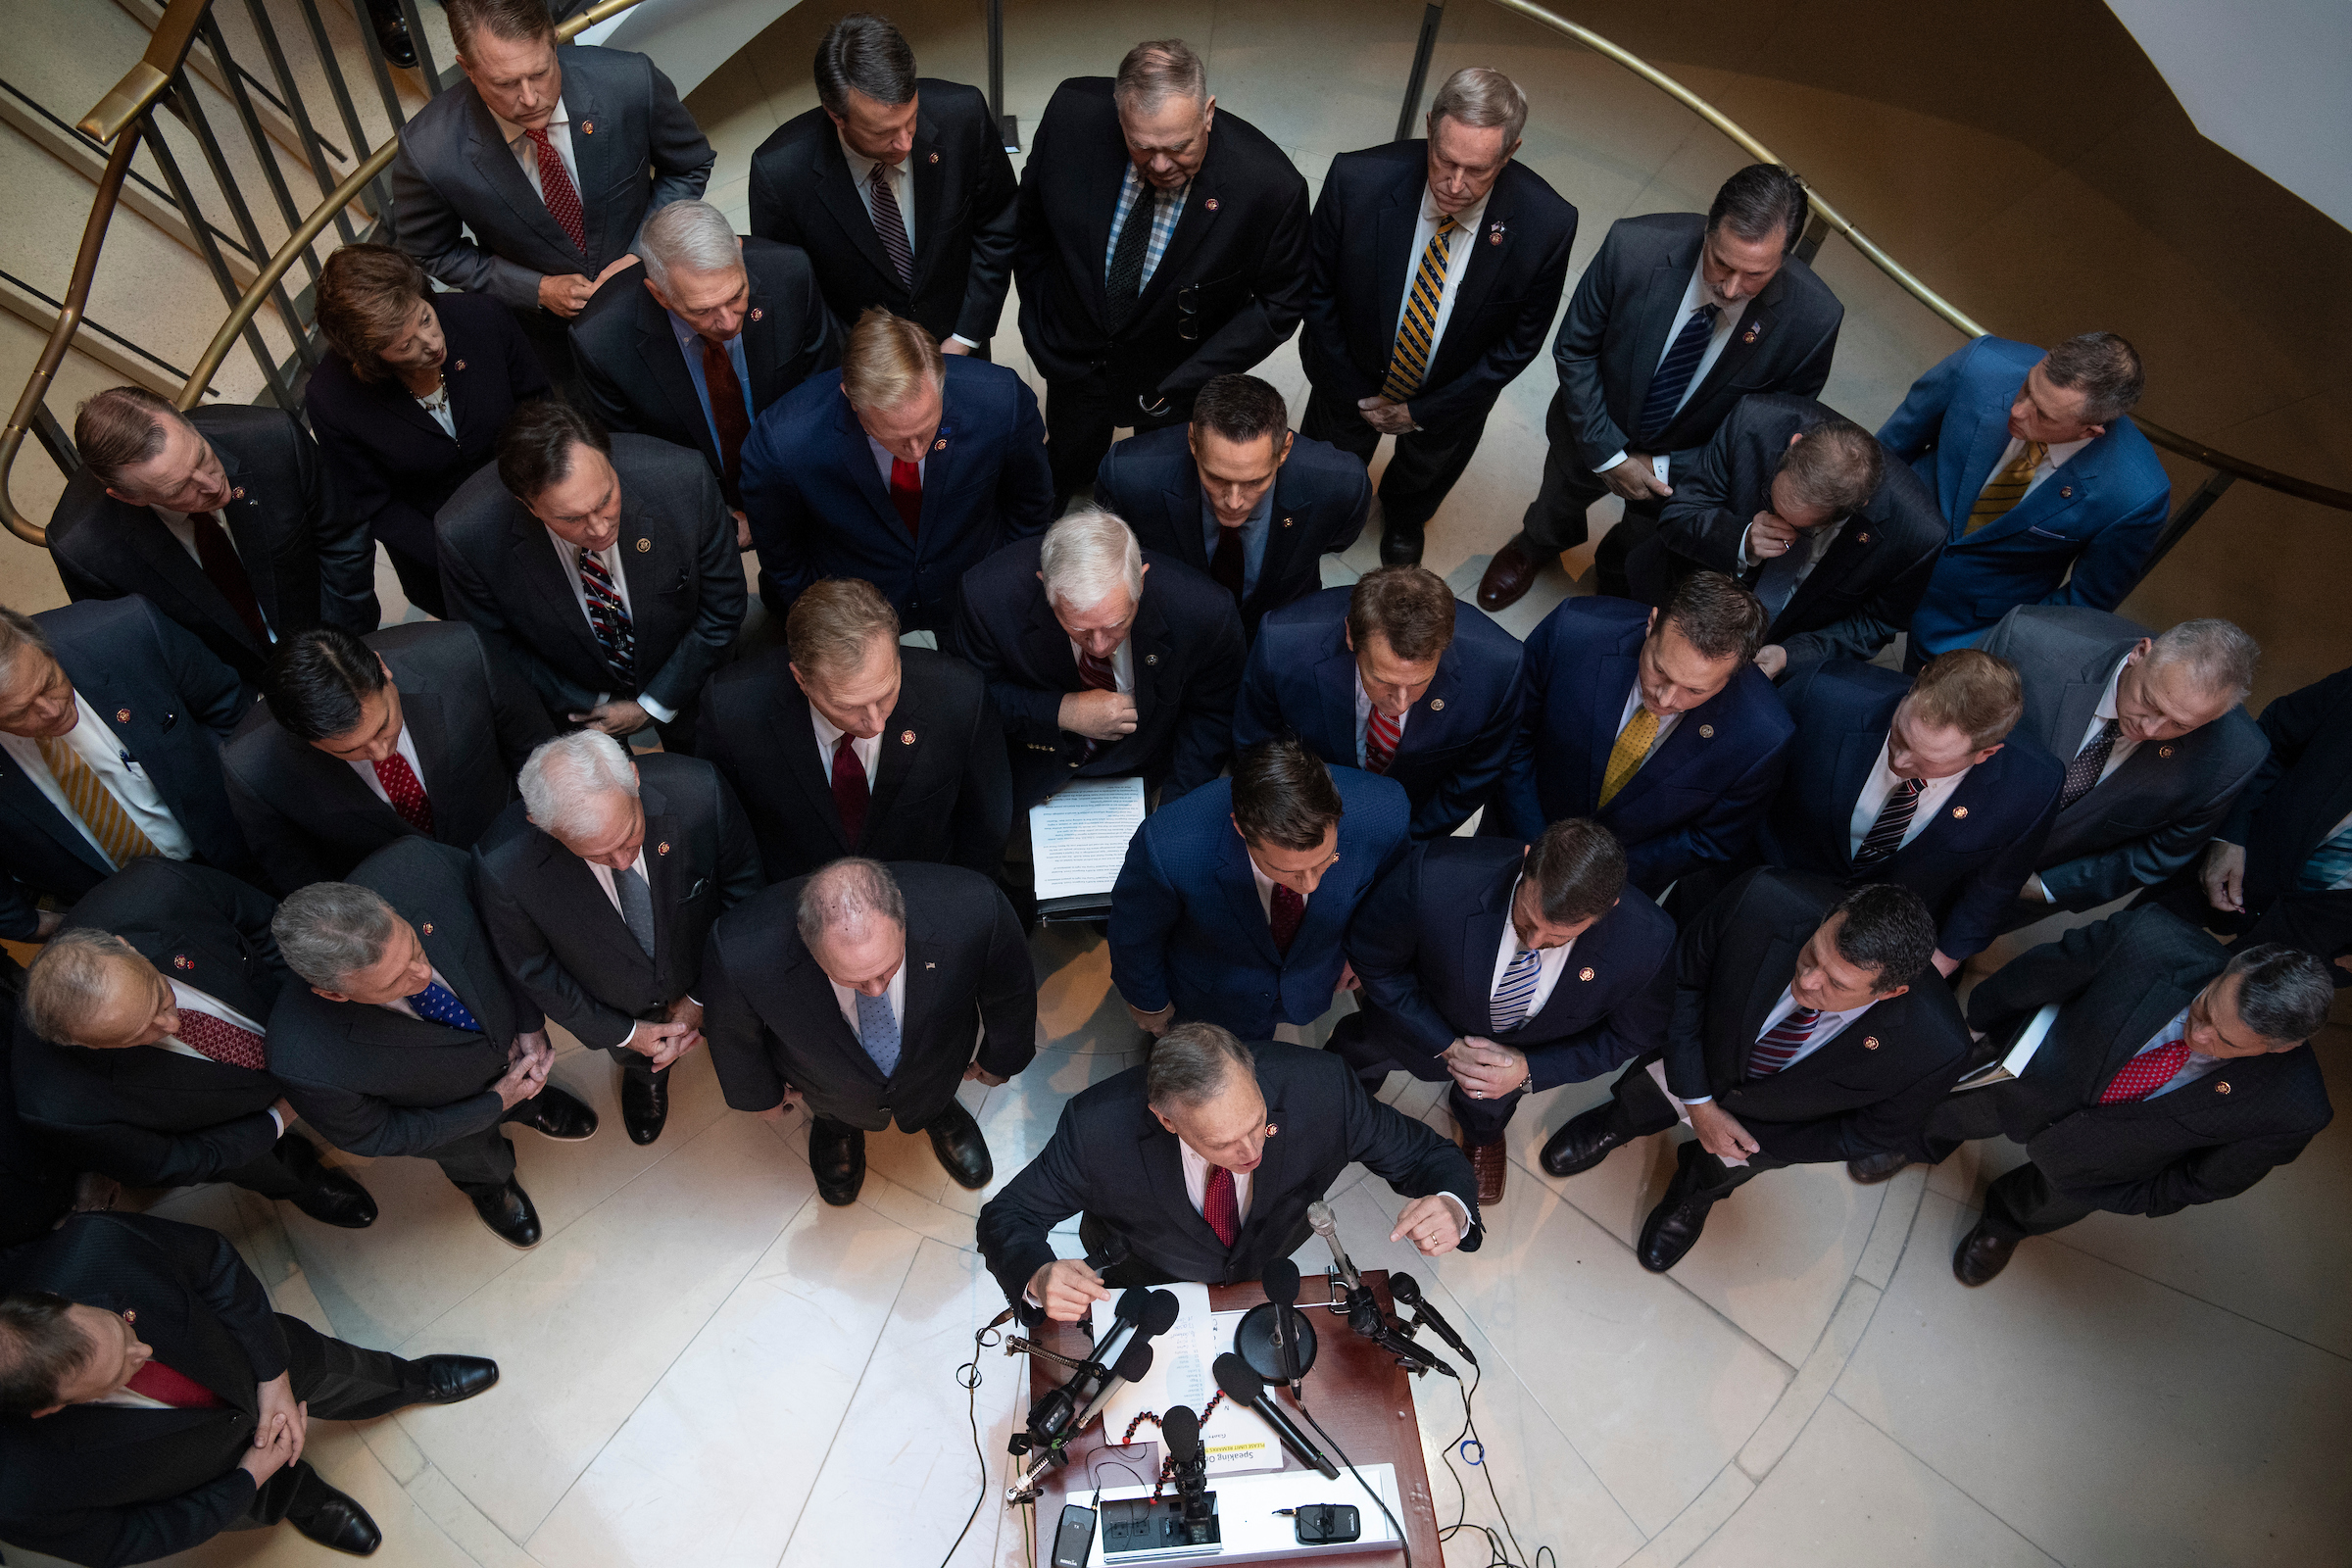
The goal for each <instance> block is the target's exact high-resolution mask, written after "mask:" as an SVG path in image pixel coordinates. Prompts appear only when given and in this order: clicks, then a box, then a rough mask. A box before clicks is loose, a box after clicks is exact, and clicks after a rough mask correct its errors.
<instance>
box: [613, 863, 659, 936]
mask: <svg viewBox="0 0 2352 1568" xmlns="http://www.w3.org/2000/svg"><path fill="white" fill-rule="evenodd" d="M613 893H614V894H616V895H617V896H618V897H619V899H620V923H621V924H622V925H625V926H627V927H628V928H629V935H630V936H632V937H635V938H636V939H637V945H638V946H639V947H641V948H643V949H644V950H645V956H647V957H649V958H650V957H652V956H654V890H653V889H652V888H650V887H648V886H646V883H645V876H644V874H643V873H642V872H640V871H639V870H638V869H637V868H636V867H635V866H633V865H624V866H621V867H619V868H618V869H616V870H614V871H613Z"/></svg>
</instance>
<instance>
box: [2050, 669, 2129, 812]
mask: <svg viewBox="0 0 2352 1568" xmlns="http://www.w3.org/2000/svg"><path fill="white" fill-rule="evenodd" d="M2132 657H2133V656H2132V655H2131V654H2126V655H2125V656H2124V657H2123V658H2121V659H2119V660H2117V661H2116V662H2115V668H2113V669H2111V670H2109V671H2108V672H2107V689H2106V690H2105V691H2103V692H2101V693H2100V694H2099V706H2098V707H2097V708H2096V709H2095V710H2093V711H2092V712H2091V715H2090V723H2089V724H2088V725H2087V726H2085V727H2084V728H2083V731H2082V739H2081V740H2079V741H2077V742H2076V743H2075V749H2074V751H2073V752H2072V753H2070V754H2069V755H2068V756H2066V757H2064V758H2062V759H2060V760H2061V761H2073V760H2075V758H2077V757H2080V756H2082V749H2083V748H2084V747H2086V746H2088V745H2089V744H2090V743H2091V742H2092V741H2095V740H2097V739H2098V738H2099V731H2100V730H2102V729H2105V728H2106V727H2107V721H2108V720H2109V719H2111V718H2113V717H2115V716H2116V712H2115V688H2116V683H2117V682H2118V681H2121V680H2122V679H2123V678H2124V671H2125V670H2126V669H2127V668H2129V667H2130V666H2131V660H2132ZM2138 750H2139V742H2137V741H2135V740H2133V739H2132V738H2131V736H2129V735H2127V734H2125V733H2124V732H2123V731H2122V730H2120V729H2119V730H2117V731H2116V732H2115V745H2114V746H2113V747H2112V748H2110V749H2109V751H2108V753H2107V764H2106V765H2105V766H2104V767H2102V768H2100V769H2099V776H2098V779H2097V781H2096V783H2094V784H2093V786H2092V787H2093V788H2096V787H2097V785H2098V784H2104V783H2106V782H2107V780H2108V779H2110V778H2112V777H2114V776H2115V770H2116V769H2117V768H2119V767H2121V766H2123V765H2124V763H2125V762H2127V761H2129V760H2131V754H2132V753H2133V752H2136V751H2138Z"/></svg>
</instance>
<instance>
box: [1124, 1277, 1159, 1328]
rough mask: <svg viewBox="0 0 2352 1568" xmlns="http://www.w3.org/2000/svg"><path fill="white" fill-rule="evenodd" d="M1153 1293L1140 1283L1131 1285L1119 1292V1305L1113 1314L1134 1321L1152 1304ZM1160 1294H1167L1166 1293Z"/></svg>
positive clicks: (1130, 1321)
mask: <svg viewBox="0 0 2352 1568" xmlns="http://www.w3.org/2000/svg"><path fill="white" fill-rule="evenodd" d="M1152 1294H1153V1293H1152V1292H1151V1291H1147V1290H1145V1289H1144V1288H1143V1287H1142V1286H1140V1285H1131V1286H1129V1287H1128V1288H1127V1289H1126V1290H1124V1291H1121V1292H1120V1293H1119V1300H1118V1305H1117V1307H1116V1308H1115V1309H1114V1312H1113V1315H1114V1316H1115V1317H1117V1318H1121V1319H1124V1320H1125V1321H1127V1322H1129V1323H1132V1322H1134V1321H1135V1320H1136V1319H1137V1318H1139V1317H1142V1316H1143V1315H1144V1308H1145V1307H1147V1306H1149V1305H1150V1304H1151V1302H1152ZM1159 1294H1161V1295H1165V1294H1166V1293H1165V1292H1161V1293H1159Z"/></svg>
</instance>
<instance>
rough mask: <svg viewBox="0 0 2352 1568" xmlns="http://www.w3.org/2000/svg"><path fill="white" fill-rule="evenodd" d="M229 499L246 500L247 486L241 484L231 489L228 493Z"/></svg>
mask: <svg viewBox="0 0 2352 1568" xmlns="http://www.w3.org/2000/svg"><path fill="white" fill-rule="evenodd" d="M228 499H229V500H231V501H242V500H244V499H245V487H244V486H243V485H239V486H237V487H236V488H235V489H234V490H231V491H230V492H229V493H228Z"/></svg>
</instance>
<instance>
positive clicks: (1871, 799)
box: [1845, 741, 1970, 857]
mask: <svg viewBox="0 0 2352 1568" xmlns="http://www.w3.org/2000/svg"><path fill="white" fill-rule="evenodd" d="M1887 744H1888V743H1887V741H1881V742H1879V759H1878V760H1877V761H1875V762H1873V763H1872V764H1871V766H1870V777H1869V778H1867V779H1865V780H1863V783H1862V793H1861V794H1859V795H1857V796H1855V797H1854V814H1853V815H1852V816H1850V817H1848V818H1847V819H1846V824H1845V830H1846V831H1845V853H1846V854H1847V855H1848V856H1849V857H1850V856H1853V855H1855V854H1858V853H1859V852H1860V851H1861V848H1862V841H1863V840H1864V839H1866V838H1868V837H1870V830H1871V829H1872V828H1873V827H1874V826H1876V825H1877V823H1878V820H1879V813H1880V812H1881V811H1883V810H1885V809H1887V796H1889V795H1892V794H1893V793H1894V787H1895V786H1896V785H1897V784H1900V783H1901V782H1902V781H1903V778H1904V776H1905V775H1903V774H1901V773H1897V772H1896V771H1895V770H1894V769H1893V768H1891V767H1889V766H1887ZM1969 772H1970V769H1969V768H1965V767H1964V768H1962V769H1961V770H1960V771H1959V772H1957V773H1954V774H1953V775H1952V776H1951V777H1949V778H1932V779H1930V780H1928V782H1927V785H1926V786H1925V787H1924V788H1923V789H1921V790H1920V792H1919V804H1918V805H1917V806H1916V807H1914V808H1913V809H1912V811H1911V821H1910V824H1909V825H1908V826H1906V827H1905V828H1904V829H1903V844H1908V843H1910V842H1911V841H1912V840H1913V839H1915V838H1917V837H1919V836H1920V834H1922V833H1923V832H1925V831H1927V826H1928V824H1929V823H1930V822H1933V821H1935V820H1936V812H1937V811H1940V810H1942V809H1943V803H1944V802H1946V801H1948V800H1950V799H1951V798H1952V791H1954V790H1956V789H1958V788H1959V787H1960V781H1961V780H1962V779H1964V778H1966V777H1968V775H1969ZM1902 847H1903V845H1902V844H1898V845H1896V846H1895V848H1896V849H1898V850H1899V849H1901V848H1902Z"/></svg>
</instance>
